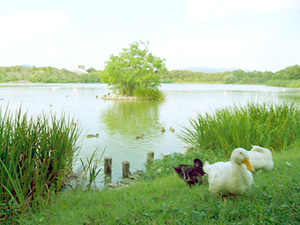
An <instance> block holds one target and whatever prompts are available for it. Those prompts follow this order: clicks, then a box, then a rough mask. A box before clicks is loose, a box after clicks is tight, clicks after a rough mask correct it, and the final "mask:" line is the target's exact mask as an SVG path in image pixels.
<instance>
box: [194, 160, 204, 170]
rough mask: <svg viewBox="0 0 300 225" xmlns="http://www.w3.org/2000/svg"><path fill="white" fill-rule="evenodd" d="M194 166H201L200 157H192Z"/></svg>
mask: <svg viewBox="0 0 300 225" xmlns="http://www.w3.org/2000/svg"><path fill="white" fill-rule="evenodd" d="M194 166H196V167H199V168H202V167H203V163H202V161H201V160H200V159H194Z"/></svg>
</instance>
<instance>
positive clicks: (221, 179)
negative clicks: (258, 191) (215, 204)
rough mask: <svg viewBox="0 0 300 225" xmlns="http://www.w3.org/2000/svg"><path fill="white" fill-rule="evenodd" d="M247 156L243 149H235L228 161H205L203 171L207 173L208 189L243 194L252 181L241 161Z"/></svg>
mask: <svg viewBox="0 0 300 225" xmlns="http://www.w3.org/2000/svg"><path fill="white" fill-rule="evenodd" d="M246 158H248V154H247V151H246V150H245V149H241V148H238V149H235V150H234V151H233V152H232V155H231V161H230V162H217V163H214V164H209V163H208V162H205V164H204V167H203V169H204V171H205V172H206V173H207V174H208V183H209V190H210V191H211V192H213V193H216V194H221V193H232V194H243V193H245V192H246V191H247V189H249V188H250V187H251V185H252V183H253V177H252V174H251V172H250V171H249V170H248V169H247V167H246V166H245V165H244V164H243V163H242V162H243V161H244V160H245V159H246Z"/></svg>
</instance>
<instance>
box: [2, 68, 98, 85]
mask: <svg viewBox="0 0 300 225" xmlns="http://www.w3.org/2000/svg"><path fill="white" fill-rule="evenodd" d="M87 72H88V73H86V74H77V73H75V72H71V71H69V70H66V69H61V70H60V69H57V68H54V67H50V66H48V67H35V66H33V67H23V66H12V67H0V82H1V83H5V82H32V83H99V82H100V81H101V80H100V74H101V73H102V71H97V70H95V69H94V68H90V69H88V70H87Z"/></svg>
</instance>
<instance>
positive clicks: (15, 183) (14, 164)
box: [0, 108, 80, 223]
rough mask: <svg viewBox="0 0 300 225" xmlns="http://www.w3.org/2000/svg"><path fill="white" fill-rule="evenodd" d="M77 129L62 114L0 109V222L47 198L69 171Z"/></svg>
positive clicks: (74, 150)
mask: <svg viewBox="0 0 300 225" xmlns="http://www.w3.org/2000/svg"><path fill="white" fill-rule="evenodd" d="M79 134H80V131H79V129H78V128H77V126H76V124H75V123H73V122H72V119H70V118H69V119H68V120H67V119H66V118H65V115H63V116H62V117H61V118H60V119H58V118H57V117H56V116H55V115H52V114H51V115H50V116H47V115H45V114H43V115H42V116H36V118H33V117H31V118H28V115H27V113H22V111H21V108H20V109H19V110H18V111H17V112H16V113H12V112H11V111H9V110H8V109H6V110H4V111H2V109H1V108H0V193H1V195H0V201H1V210H0V213H1V214H0V223H1V222H3V221H6V222H7V221H8V220H9V219H12V220H13V219H14V217H16V216H17V215H18V213H19V212H26V211H27V210H28V209H31V208H34V207H36V206H38V205H40V204H43V203H47V202H48V201H49V200H50V196H51V193H54V192H58V191H60V190H61V188H62V187H63V185H64V183H65V181H66V180H67V178H68V176H70V175H71V172H72V163H73V158H74V156H75V155H74V154H75V152H76V151H77V150H78V148H79V147H78V146H77V140H78V137H79Z"/></svg>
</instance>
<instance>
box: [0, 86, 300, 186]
mask: <svg viewBox="0 0 300 225" xmlns="http://www.w3.org/2000/svg"><path fill="white" fill-rule="evenodd" d="M161 90H162V91H163V93H164V94H165V96H166V99H165V101H163V102H152V101H113V100H102V99H101V97H102V96H103V95H105V94H107V93H109V92H110V90H109V89H108V87H107V85H106V84H0V106H1V107H2V110H5V109H6V107H7V105H9V108H10V109H11V110H16V109H18V108H19V107H20V106H22V110H23V112H25V111H28V114H29V115H40V114H42V113H43V112H44V113H50V112H53V113H56V114H57V115H58V116H60V115H61V113H62V112H65V113H66V114H67V115H70V116H71V117H74V118H75V121H78V123H79V125H80V127H81V128H82V129H83V132H82V134H81V139H80V144H82V149H81V151H80V153H79V157H81V158H83V159H85V158H86V157H89V156H90V155H91V154H92V152H93V151H94V150H95V149H96V148H100V149H105V153H104V156H109V157H112V179H113V181H114V182H115V181H117V180H120V179H121V176H122V169H121V167H122V161H129V162H130V170H131V171H132V172H134V171H135V170H139V169H144V163H145V162H146V153H147V151H154V152H155V158H162V156H163V155H167V154H171V153H173V152H183V151H184V149H185V147H186V144H185V143H183V142H182V141H181V140H180V139H179V138H178V135H179V134H180V131H181V130H182V127H189V125H190V124H189V118H195V117H196V116H197V113H205V112H214V111H215V110H216V109H218V108H222V107H225V106H233V105H234V104H237V105H242V106H243V105H246V104H247V103H248V102H249V101H254V102H276V103H280V102H293V101H294V102H296V104H299V103H300V97H299V96H300V95H299V94H300V89H291V88H281V87H268V86H264V85H223V84H162V86H161ZM96 96H99V97H98V98H97V97H96ZM162 127H164V128H165V129H166V132H164V133H161V131H160V130H161V128H162ZM170 127H172V128H174V129H175V132H174V133H173V132H171V131H170V130H169V128H170ZM96 133H98V134H99V138H86V136H87V134H96ZM142 134H144V138H143V139H138V140H136V136H140V135H142ZM253 144H255V143H253ZM77 164H78V162H77ZM102 184H103V176H100V177H99V178H98V179H97V185H98V186H101V185H102Z"/></svg>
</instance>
